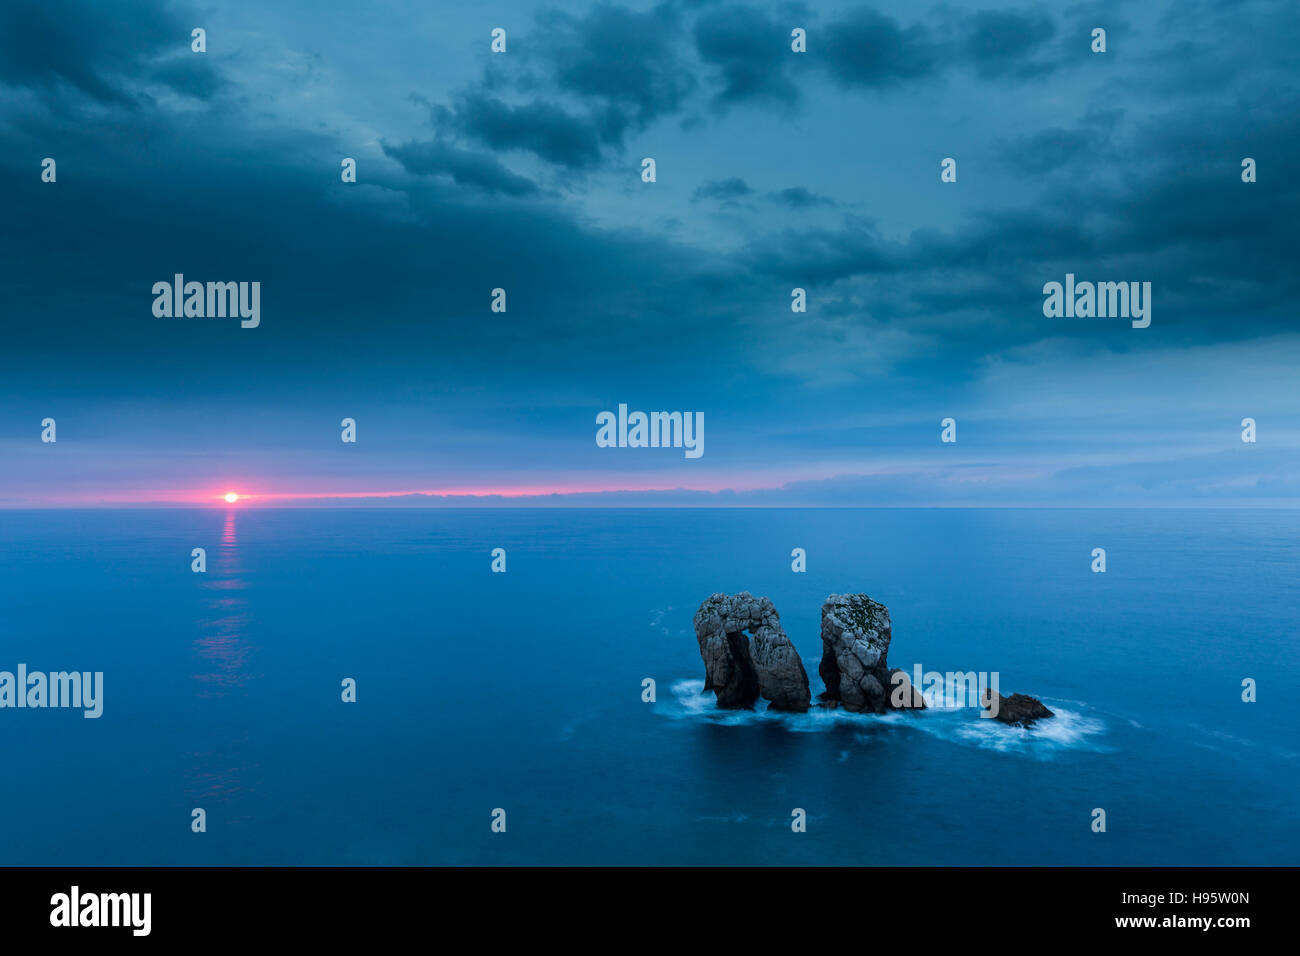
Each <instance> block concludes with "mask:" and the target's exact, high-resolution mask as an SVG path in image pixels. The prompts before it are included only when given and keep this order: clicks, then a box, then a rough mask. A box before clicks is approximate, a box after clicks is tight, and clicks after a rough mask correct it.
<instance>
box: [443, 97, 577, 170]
mask: <svg viewBox="0 0 1300 956" xmlns="http://www.w3.org/2000/svg"><path fill="white" fill-rule="evenodd" d="M435 116H436V118H437V121H438V124H439V126H440V127H441V128H444V129H446V128H451V129H453V130H455V131H456V132H458V133H460V134H461V135H463V136H465V137H466V138H468V139H472V140H475V141H477V142H479V143H482V144H483V145H485V146H489V147H491V148H492V149H497V150H525V151H527V152H532V153H535V154H536V155H537V156H538V157H540V158H541V159H544V160H546V161H547V162H550V163H555V164H556V165H559V166H567V167H570V168H572V169H587V168H590V167H592V166H594V165H595V164H596V163H597V162H598V161H599V159H600V139H601V136H600V131H599V129H598V127H597V125H596V122H595V121H594V120H592V119H588V118H582V117H577V116H573V115H571V114H569V113H568V112H566V111H565V110H564V109H562V108H561V107H559V106H556V105H555V104H554V103H547V102H544V101H542V100H533V101H532V102H531V103H525V104H521V105H519V106H512V105H510V104H508V103H504V102H502V101H501V100H499V99H496V98H495V97H491V96H486V95H482V94H477V93H474V94H469V95H466V96H464V97H462V98H461V99H460V100H459V101H458V102H457V104H456V106H455V108H454V109H453V110H446V109H439V110H437V111H435Z"/></svg>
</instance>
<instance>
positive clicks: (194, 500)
mask: <svg viewBox="0 0 1300 956" xmlns="http://www.w3.org/2000/svg"><path fill="white" fill-rule="evenodd" d="M748 477H749V478H750V480H749V481H744V482H735V481H724V480H714V481H703V482H696V481H693V482H691V483H690V484H689V485H687V484H684V483H675V482H671V481H669V482H663V483H660V484H651V483H644V482H639V483H628V484H622V483H617V482H610V481H599V480H593V481H567V482H557V483H554V484H541V483H534V484H517V485H455V486H451V487H445V488H414V489H400V490H382V491H373V490H364V491H358V490H339V491H265V490H256V486H255V485H253V486H252V487H253V488H254V490H243V489H244V488H246V487H249V486H248V485H245V484H241V483H239V482H230V483H228V484H225V485H222V486H221V488H220V489H219V490H206V489H205V490H198V489H192V488H190V489H165V490H164V489H142V490H140V491H134V492H117V493H110V494H103V493H100V494H97V495H68V496H57V495H51V496H42V497H41V498H32V499H28V500H27V502H26V503H27V504H30V505H41V504H51V505H97V504H99V505H133V504H135V505H145V504H166V505H177V506H179V505H194V506H199V505H211V506H214V507H221V508H234V507H242V506H245V505H251V506H256V505H259V504H273V503H276V502H294V501H329V500H336V501H339V500H348V499H358V500H361V499H365V500H375V499H384V498H403V497H408V496H415V495H423V496H428V497H461V498H474V497H500V498H532V497H547V496H551V495H572V494H601V493H608V494H617V493H620V492H626V493H646V492H670V491H686V492H692V491H694V492H704V493H717V492H723V491H748V490H754V489H760V488H772V487H777V486H779V485H781V484H782V483H784V482H785V481H789V480H791V479H790V478H789V477H788V476H787V477H784V478H772V479H771V480H768V481H763V480H762V479H761V478H758V477H757V476H755V475H753V474H750V475H749V476H748ZM236 489H239V490H236ZM228 494H236V495H238V498H237V500H236V501H234V502H228V501H227V498H226V496H227V495H228Z"/></svg>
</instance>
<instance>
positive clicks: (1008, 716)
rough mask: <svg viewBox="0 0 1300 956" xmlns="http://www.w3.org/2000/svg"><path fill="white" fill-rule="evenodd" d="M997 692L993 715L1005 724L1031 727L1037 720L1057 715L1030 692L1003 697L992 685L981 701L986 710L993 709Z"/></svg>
mask: <svg viewBox="0 0 1300 956" xmlns="http://www.w3.org/2000/svg"><path fill="white" fill-rule="evenodd" d="M995 694H997V698H998V703H997V710H995V711H994V712H993V716H994V717H996V718H997V719H998V720H1000V721H1002V722H1003V723H1004V724H1011V725H1012V726H1013V727H1030V726H1032V725H1033V723H1034V721H1036V720H1042V719H1043V718H1044V717H1055V716H1056V714H1055V713H1053V712H1052V711H1050V710H1048V709H1047V707H1046V705H1044V704H1043V702H1042V701H1041V700H1039V699H1038V698H1036V697H1030V696H1029V695H1028V694H1012V695H1011V696H1010V697H1003V696H1002V695H1001V694H998V692H997V691H995V690H994V689H993V688H992V687H989V688H987V689H986V690H985V691H984V699H983V700H982V701H980V703H981V704H982V705H983V707H984V709H985V710H986V711H987V710H992V702H993V695H995Z"/></svg>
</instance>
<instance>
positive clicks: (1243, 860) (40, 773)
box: [0, 509, 1300, 865]
mask: <svg viewBox="0 0 1300 956" xmlns="http://www.w3.org/2000/svg"><path fill="white" fill-rule="evenodd" d="M1298 542H1300V513H1296V512H1282V511H1273V512H1261V511H1219V512H1215V511H960V510H939V511H926V510H919V511H900V510H881V511H873V510H823V511H809V510H676V511H670V510H626V511H624V510H618V511H614V510H608V511H606V510H585V511H577V510H575V511H568V510H566V511H559V510H547V511H519V510H501V511H445V510H409V511H408V510H403V511H394V510H347V511H325V510H320V511H290V510H283V511H259V510H252V509H248V510H239V509H234V510H231V511H229V512H227V511H225V510H194V511H174V510H154V511H150V510H139V511H121V510H103V511H78V512H67V511H42V512H15V511H0V670H13V669H14V668H15V667H16V665H17V664H18V663H19V662H22V663H25V664H27V665H28V667H29V668H31V669H33V670H62V669H77V670H102V671H103V672H104V673H105V683H106V690H105V703H104V716H103V717H102V718H100V719H99V720H86V719H83V718H82V716H81V714H80V712H76V711H58V710H44V711H40V710H0V753H2V754H3V759H4V767H5V773H4V782H3V786H2V787H0V819H3V820H4V827H3V836H2V837H0V864H52V865H61V864H76V865H125V864H182V865H190V864H416V865H422V864H447V863H451V864H471V863H487V864H509V863H522V864H553V863H560V864H679V863H680V864H705V863H713V864H813V863H828V864H868V865H870V864H1126V865H1132V864H1136V865H1155V864H1296V863H1300V823H1298V822H1297V820H1298V815H1297V804H1298V801H1297V787H1298V785H1300V743H1298V742H1297V728H1300V703H1297V700H1298V698H1297V692H1300V651H1298V650H1297V647H1298V638H1300V577H1298V572H1300V543H1298ZM197 546H202V547H206V548H207V549H208V566H209V567H208V573H207V574H206V575H197V574H192V573H191V572H190V557H189V554H190V549H191V548H193V547H197ZM796 546H798V547H803V548H805V549H807V552H808V572H807V573H806V574H794V573H792V572H791V570H790V557H789V555H790V550H791V548H793V547H796ZM494 547H504V548H506V549H507V551H508V571H507V573H505V574H492V573H490V571H489V564H490V557H489V552H490V551H491V549H492V548H494ZM1094 547H1104V548H1106V551H1107V560H1108V571H1107V573H1106V574H1104V575H1103V574H1093V573H1091V572H1090V570H1089V563H1090V552H1091V550H1092V549H1093V548H1094ZM742 589H748V590H751V591H753V592H754V593H755V594H762V595H767V596H769V597H771V598H772V600H773V601H774V602H775V604H776V606H777V609H778V610H779V611H780V613H781V617H782V622H783V624H784V626H785V629H786V631H787V632H788V633H789V635H790V636H791V638H792V639H793V640H794V642H795V644H796V645H797V647H798V648H799V650H800V652H801V653H802V654H803V656H804V661H805V666H806V667H807V669H808V671H809V674H810V677H812V678H813V681H814V692H816V691H818V690H820V684H819V683H818V682H817V680H816V670H817V661H818V659H819V656H820V650H821V647H820V639H819V608H820V606H821V602H822V600H823V599H824V598H825V596H826V595H827V594H828V593H830V592H833V591H865V592H866V593H868V594H870V595H871V596H872V597H874V598H876V599H877V600H880V601H883V602H884V603H885V604H887V605H888V606H889V608H890V611H891V614H892V617H893V623H894V643H893V647H892V648H891V651H890V662H891V664H893V665H894V666H898V667H903V668H906V669H907V670H909V671H910V670H911V668H912V665H913V664H916V663H920V664H921V665H923V667H925V668H926V669H935V670H971V669H973V670H988V671H994V670H996V671H998V672H999V673H1000V675H1001V682H1002V686H1001V689H1002V692H1003V693H1004V694H1009V693H1011V692H1013V691H1024V692H1028V693H1032V694H1034V695H1036V696H1039V697H1042V698H1043V699H1044V700H1045V701H1046V702H1047V703H1048V704H1049V705H1050V706H1051V707H1052V708H1054V709H1056V710H1057V711H1058V713H1059V715H1060V716H1059V718H1058V719H1057V720H1056V721H1055V722H1053V721H1049V722H1047V723H1046V724H1043V725H1040V728H1035V729H1034V730H1031V731H1024V730H1019V729H1014V728H1008V727H1004V726H1002V725H1000V724H998V725H994V726H990V724H992V722H991V721H983V720H981V719H980V718H979V717H978V716H976V714H975V712H973V711H955V712H945V713H941V712H938V711H934V712H930V713H926V714H922V715H908V716H890V717H885V718H880V717H861V716H846V715H831V714H825V713H814V714H810V715H804V716H794V717H775V716H768V715H766V714H763V713H752V714H743V715H736V714H718V713H717V712H716V711H715V710H714V709H713V707H712V703H711V701H712V697H711V695H710V697H708V698H701V697H700V696H699V688H700V686H701V683H702V681H701V678H702V676H703V667H702V664H701V663H700V659H699V653H698V650H697V647H696V642H695V637H694V634H693V632H692V628H691V617H692V614H693V613H694V610H695V608H696V607H697V605H698V604H699V602H700V600H701V599H703V598H704V597H706V596H707V595H708V594H710V593H711V592H713V591H728V592H730V591H738V590H742ZM344 677H353V678H355V679H356V680H357V682H358V701H357V703H355V704H344V703H342V702H341V701H340V681H341V680H342V679H343V678H344ZM645 677H653V678H654V679H655V680H656V681H657V682H658V701H657V702H656V703H654V704H646V703H643V702H642V701H641V681H642V679H643V678H645ZM1246 677H1252V678H1254V679H1256V681H1257V682H1258V686H1259V691H1258V694H1259V701H1258V702H1257V703H1254V704H1245V703H1242V702H1241V700H1240V692H1241V681H1242V679H1243V678H1246ZM194 807H203V808H205V809H206V810H207V814H208V832H207V833H204V834H195V833H192V832H191V831H190V811H191V809H192V808H194ZM497 807H501V808H504V809H505V810H506V812H507V832H506V833H505V834H493V833H492V832H491V831H490V826H489V825H490V815H491V812H492V811H493V809H494V808H497ZM796 807H799V808H803V809H805V810H806V811H807V815H808V829H807V832H806V833H802V834H795V833H792V832H791V829H790V820H791V816H790V813H791V810H792V809H794V808H796ZM1094 807H1102V808H1104V809H1105V810H1106V813H1107V815H1108V821H1107V822H1108V827H1107V832H1106V833H1104V834H1097V833H1093V832H1092V831H1091V829H1090V825H1089V824H1090V821H1091V811H1092V810H1093V808H1094Z"/></svg>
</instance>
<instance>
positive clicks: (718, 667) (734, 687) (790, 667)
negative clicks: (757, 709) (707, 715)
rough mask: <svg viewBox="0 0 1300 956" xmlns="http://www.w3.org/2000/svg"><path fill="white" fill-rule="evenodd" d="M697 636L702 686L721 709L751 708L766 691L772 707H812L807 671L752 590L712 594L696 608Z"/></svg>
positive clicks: (777, 619)
mask: <svg viewBox="0 0 1300 956" xmlns="http://www.w3.org/2000/svg"><path fill="white" fill-rule="evenodd" d="M751 636H752V643H751V639H750V638H751ZM695 639H696V640H697V641H698V642H699V645H700V657H701V658H703V660H704V689H705V690H712V691H713V692H714V694H715V695H716V697H717V701H718V706H719V707H726V708H731V709H741V708H746V707H752V706H754V704H755V703H756V702H757V700H758V698H759V696H760V695H762V697H763V698H764V699H766V700H768V701H770V703H771V707H772V708H773V709H774V710H790V711H800V712H801V711H805V710H807V709H808V704H809V703H810V701H811V699H812V695H811V692H810V691H809V690H808V674H807V672H805V671H804V669H803V661H801V660H800V659H799V654H798V652H796V651H795V649H794V645H793V644H791V643H790V638H788V637H787V636H786V633H785V631H784V630H783V629H782V628H781V619H780V617H779V616H778V615H777V613H776V608H775V607H773V606H772V602H771V601H769V600H768V599H767V598H756V597H754V596H753V595H752V594H750V593H749V592H748V591H741V592H740V593H739V594H732V595H726V594H714V595H711V596H710V597H708V598H706V599H705V600H704V602H703V603H702V604H701V605H700V609H699V610H698V611H696V612H695Z"/></svg>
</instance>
